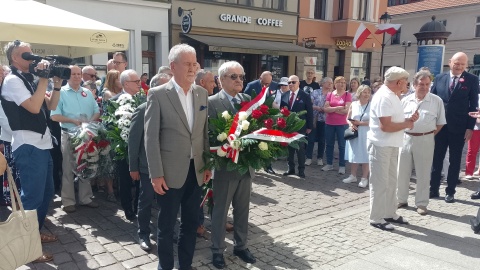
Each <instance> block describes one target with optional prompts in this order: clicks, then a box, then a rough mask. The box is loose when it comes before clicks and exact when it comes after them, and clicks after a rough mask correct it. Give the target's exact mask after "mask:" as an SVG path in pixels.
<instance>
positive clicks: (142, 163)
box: [128, 103, 148, 174]
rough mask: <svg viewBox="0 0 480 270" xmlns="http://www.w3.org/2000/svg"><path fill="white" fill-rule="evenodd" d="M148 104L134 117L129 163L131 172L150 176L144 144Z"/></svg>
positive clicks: (136, 111) (137, 110)
mask: <svg viewBox="0 0 480 270" xmlns="http://www.w3.org/2000/svg"><path fill="white" fill-rule="evenodd" d="M146 108H147V103H143V104H142V105H140V106H138V107H137V109H136V110H135V112H134V113H133V115H132V122H131V124H130V135H129V136H128V163H129V165H130V171H131V172H136V171H139V172H141V173H143V174H148V162H147V153H146V152H145V143H144V131H143V130H144V126H145V124H144V119H145V110H146Z"/></svg>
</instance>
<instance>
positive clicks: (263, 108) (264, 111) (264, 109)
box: [260, 105, 268, 114]
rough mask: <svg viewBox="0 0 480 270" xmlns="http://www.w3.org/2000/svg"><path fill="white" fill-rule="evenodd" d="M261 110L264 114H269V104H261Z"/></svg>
mask: <svg viewBox="0 0 480 270" xmlns="http://www.w3.org/2000/svg"><path fill="white" fill-rule="evenodd" d="M260 111H261V112H262V113H263V114H268V106H267V105H261V106H260Z"/></svg>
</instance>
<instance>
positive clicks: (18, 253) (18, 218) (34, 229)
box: [0, 155, 42, 270]
mask: <svg viewBox="0 0 480 270" xmlns="http://www.w3.org/2000/svg"><path fill="white" fill-rule="evenodd" d="M0 158H3V159H5V158H4V157H3V155H2V156H1V157H0ZM5 162H6V161H5ZM7 178H8V184H9V186H10V196H11V198H12V209H13V210H12V213H11V214H10V216H9V217H8V219H7V220H6V221H5V222H0V262H1V263H0V269H1V270H11V269H16V268H18V267H20V266H22V265H24V264H27V263H30V262H32V261H34V260H36V259H38V258H39V257H40V256H42V244H41V241H40V231H39V229H38V217H37V210H24V209H23V204H22V201H21V200H20V196H19V195H18V190H17V187H16V185H15V181H14V180H13V176H12V172H11V170H10V168H7ZM17 203H18V206H19V208H20V209H17Z"/></svg>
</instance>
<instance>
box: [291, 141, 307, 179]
mask: <svg viewBox="0 0 480 270" xmlns="http://www.w3.org/2000/svg"><path fill="white" fill-rule="evenodd" d="M298 146H299V148H298V149H295V148H293V147H290V146H289V147H288V170H289V171H295V153H297V159H298V172H299V173H303V172H304V171H305V143H303V142H302V143H299V144H298Z"/></svg>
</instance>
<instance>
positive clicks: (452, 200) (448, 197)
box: [445, 194, 455, 203]
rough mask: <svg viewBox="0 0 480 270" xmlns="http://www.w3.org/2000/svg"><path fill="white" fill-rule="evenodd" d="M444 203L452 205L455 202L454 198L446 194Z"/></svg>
mask: <svg viewBox="0 0 480 270" xmlns="http://www.w3.org/2000/svg"><path fill="white" fill-rule="evenodd" d="M445 202H446V203H453V202H455V197H454V196H453V195H448V194H447V195H446V196H445Z"/></svg>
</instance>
